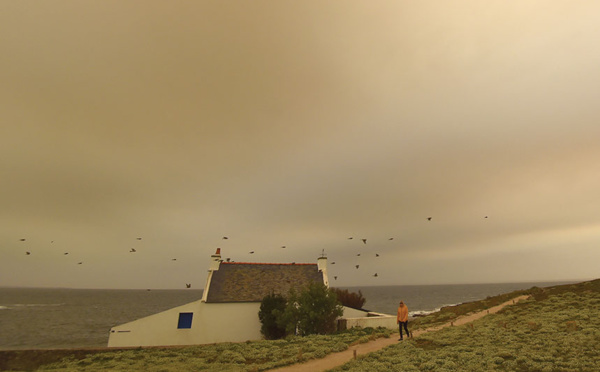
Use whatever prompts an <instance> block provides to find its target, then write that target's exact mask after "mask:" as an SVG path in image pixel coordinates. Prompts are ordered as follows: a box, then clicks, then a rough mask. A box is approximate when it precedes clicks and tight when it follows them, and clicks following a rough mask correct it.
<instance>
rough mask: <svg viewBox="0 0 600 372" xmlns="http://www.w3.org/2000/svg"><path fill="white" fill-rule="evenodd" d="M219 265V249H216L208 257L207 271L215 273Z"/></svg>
mask: <svg viewBox="0 0 600 372" xmlns="http://www.w3.org/2000/svg"><path fill="white" fill-rule="evenodd" d="M220 265H221V248H217V251H216V252H215V254H213V255H211V256H210V267H209V268H208V271H217V270H219V266H220Z"/></svg>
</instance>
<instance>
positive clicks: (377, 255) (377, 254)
mask: <svg viewBox="0 0 600 372" xmlns="http://www.w3.org/2000/svg"><path fill="white" fill-rule="evenodd" d="M484 218H486V219H487V218H488V216H485V217H484ZM431 220H432V217H427V221H431ZM135 239H136V240H142V238H141V237H137V238H135ZM221 239H222V240H228V239H229V237H228V236H223V237H222V238H221ZM347 239H348V240H353V239H354V237H352V236H351V237H348V238H347ZM26 240H27V239H25V238H21V239H20V241H21V242H25V241H26ZM388 240H394V238H393V237H392V238H389V239H388ZM361 241H362V243H363V244H364V245H366V244H367V239H366V238H361ZM50 243H54V241H53V240H52V241H51V242H50ZM286 247H287V246H285V245H282V246H281V248H282V249H285V248H286ZM136 252H137V249H135V248H131V249H130V250H129V253H136ZM254 253H255V251H249V252H248V254H254ZM25 254H26V255H27V256H29V255H31V251H26V252H25ZM68 254H69V252H64V253H63V255H64V256H66V255H68ZM356 256H357V257H360V256H361V254H360V253H357V254H356ZM375 257H376V258H377V257H379V253H375ZM171 261H177V259H176V258H171ZM222 261H226V262H235V261H232V260H231V258H226V259H225V260H222ZM294 263H295V262H294ZM82 264H83V261H79V262H77V265H82ZM335 264H336V263H335V261H332V262H331V265H335ZM354 267H355V268H356V269H357V270H358V269H359V268H360V264H357V265H355V266H354ZM372 276H373V277H375V278H377V277H379V275H378V273H374V274H373V275H372ZM333 279H334V280H337V279H338V276H337V275H336V276H334V277H333ZM191 286H192V284H191V283H185V287H186V288H191Z"/></svg>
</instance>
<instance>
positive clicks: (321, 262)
mask: <svg viewBox="0 0 600 372" xmlns="http://www.w3.org/2000/svg"><path fill="white" fill-rule="evenodd" d="M317 269H318V270H319V272H321V273H323V284H325V285H326V286H327V287H328V288H329V277H328V276H327V257H326V256H325V254H323V255H322V256H321V257H319V258H318V259H317Z"/></svg>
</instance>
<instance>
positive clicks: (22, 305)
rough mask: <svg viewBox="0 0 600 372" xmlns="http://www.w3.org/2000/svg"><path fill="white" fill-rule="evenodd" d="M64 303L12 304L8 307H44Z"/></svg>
mask: <svg viewBox="0 0 600 372" xmlns="http://www.w3.org/2000/svg"><path fill="white" fill-rule="evenodd" d="M62 305H64V304H10V305H7V306H8V307H7V308H11V307H43V306H62ZM5 307H6V306H5Z"/></svg>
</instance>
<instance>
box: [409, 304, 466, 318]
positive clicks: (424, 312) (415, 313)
mask: <svg viewBox="0 0 600 372" xmlns="http://www.w3.org/2000/svg"><path fill="white" fill-rule="evenodd" d="M456 305H459V304H450V305H442V306H441V307H438V308H435V309H433V310H416V311H409V312H408V315H409V316H410V317H415V316H425V315H429V314H433V313H437V312H438V311H440V310H441V309H442V308H444V307H448V306H456Z"/></svg>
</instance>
